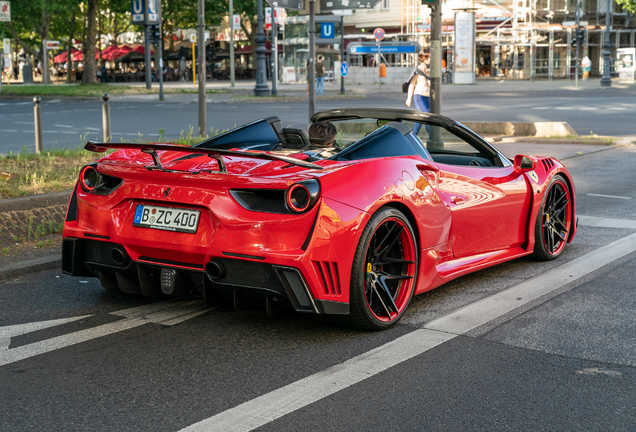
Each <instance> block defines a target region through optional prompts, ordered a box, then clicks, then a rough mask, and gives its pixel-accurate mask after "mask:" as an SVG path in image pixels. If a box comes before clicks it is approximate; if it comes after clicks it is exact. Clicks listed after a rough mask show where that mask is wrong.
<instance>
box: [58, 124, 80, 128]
mask: <svg viewBox="0 0 636 432" xmlns="http://www.w3.org/2000/svg"><path fill="white" fill-rule="evenodd" d="M53 126H55V127H61V128H72V127H75V126H69V125H60V124H56V125H53Z"/></svg>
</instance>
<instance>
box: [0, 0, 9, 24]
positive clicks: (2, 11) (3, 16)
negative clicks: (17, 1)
mask: <svg viewBox="0 0 636 432" xmlns="http://www.w3.org/2000/svg"><path fill="white" fill-rule="evenodd" d="M0 22H11V2H9V1H0Z"/></svg>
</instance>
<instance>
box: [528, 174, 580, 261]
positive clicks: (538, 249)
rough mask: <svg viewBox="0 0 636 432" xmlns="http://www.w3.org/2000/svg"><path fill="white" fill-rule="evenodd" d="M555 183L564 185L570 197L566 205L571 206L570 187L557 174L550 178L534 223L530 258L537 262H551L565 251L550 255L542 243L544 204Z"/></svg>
mask: <svg viewBox="0 0 636 432" xmlns="http://www.w3.org/2000/svg"><path fill="white" fill-rule="evenodd" d="M557 181H561V182H562V183H563V184H564V185H565V187H566V189H567V192H568V194H569V195H570V202H569V203H568V205H569V206H571V205H572V191H571V189H570V186H569V185H568V183H567V181H565V179H564V178H563V176H560V175H558V174H557V175H555V176H554V177H552V179H551V180H550V183H548V186H547V187H546V189H545V193H544V194H543V199H542V200H541V207H540V208H539V213H538V214H537V222H536V223H535V227H534V252H533V253H532V258H534V259H535V260H537V261H551V260H554V259H557V258H558V257H560V256H561V254H562V253H563V251H564V250H565V249H561V252H559V253H558V254H556V255H554V254H551V253H550V252H548V250H547V249H546V247H545V242H544V241H543V214H544V212H545V202H546V200H547V199H548V194H549V193H550V191H551V190H552V186H554V183H556V182H557ZM570 215H571V210H570ZM570 231H571V229H570ZM569 236H570V233H569V232H568V238H569Z"/></svg>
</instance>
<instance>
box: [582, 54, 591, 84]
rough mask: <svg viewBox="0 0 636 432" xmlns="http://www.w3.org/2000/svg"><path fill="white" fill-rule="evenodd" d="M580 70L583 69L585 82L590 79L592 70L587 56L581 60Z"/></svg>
mask: <svg viewBox="0 0 636 432" xmlns="http://www.w3.org/2000/svg"><path fill="white" fill-rule="evenodd" d="M581 68H583V79H584V80H586V79H588V78H589V77H590V71H591V70H592V60H590V58H589V57H588V56H585V58H584V59H583V60H581Z"/></svg>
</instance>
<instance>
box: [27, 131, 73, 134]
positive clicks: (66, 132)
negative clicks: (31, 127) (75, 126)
mask: <svg viewBox="0 0 636 432" xmlns="http://www.w3.org/2000/svg"><path fill="white" fill-rule="evenodd" d="M31 132H33V131H31ZM58 133H63V134H69V135H79V132H69V131H59V132H58Z"/></svg>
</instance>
